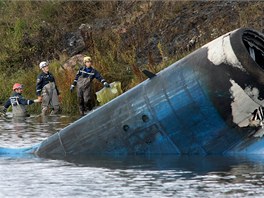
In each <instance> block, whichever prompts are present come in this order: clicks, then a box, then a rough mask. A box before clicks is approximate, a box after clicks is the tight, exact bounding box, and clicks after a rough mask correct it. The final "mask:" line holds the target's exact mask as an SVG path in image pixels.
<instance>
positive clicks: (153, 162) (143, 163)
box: [54, 155, 264, 174]
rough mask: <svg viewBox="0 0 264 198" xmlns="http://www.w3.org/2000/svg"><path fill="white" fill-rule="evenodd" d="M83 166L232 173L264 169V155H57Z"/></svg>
mask: <svg viewBox="0 0 264 198" xmlns="http://www.w3.org/2000/svg"><path fill="white" fill-rule="evenodd" d="M54 159H60V160H64V161H67V162H70V163H73V164H75V165H76V166H83V167H96V168H107V169H128V168H129V169H140V170H181V171H190V172H193V173H195V174H206V173H208V172H229V171H231V170H232V169H233V168H234V167H237V166H242V165H246V166H251V165H252V166H256V165H260V167H263V170H264V157H263V156H210V155H209V156H175V155H162V156H161V155H151V156H144V155H140V156H102V155H98V156H95V155H93V156H67V157H63V158H62V157H59V156H56V157H55V156H54Z"/></svg>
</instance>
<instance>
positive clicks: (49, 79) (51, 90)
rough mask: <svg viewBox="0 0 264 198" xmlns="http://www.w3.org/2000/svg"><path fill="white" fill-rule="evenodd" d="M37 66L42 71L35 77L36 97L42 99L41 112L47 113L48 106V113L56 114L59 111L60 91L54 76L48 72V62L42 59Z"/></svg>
mask: <svg viewBox="0 0 264 198" xmlns="http://www.w3.org/2000/svg"><path fill="white" fill-rule="evenodd" d="M39 68H40V69H41V70H42V73H41V74H39V75H38V78H37V85H36V94H37V96H38V99H39V100H40V101H42V104H41V114H42V115H47V114H48V112H49V107H51V109H52V111H51V113H50V115H54V114H58V113H59V112H60V105H59V95H60V93H59V90H58V88H57V85H56V82H55V78H54V76H53V75H52V74H51V73H50V72H49V63H48V62H46V61H42V62H41V63H40V64H39Z"/></svg>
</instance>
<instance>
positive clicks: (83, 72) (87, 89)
mask: <svg viewBox="0 0 264 198" xmlns="http://www.w3.org/2000/svg"><path fill="white" fill-rule="evenodd" d="M83 63H84V64H85V65H84V66H82V67H81V68H80V69H79V70H78V72H77V74H76V76H75V79H74V81H73V83H72V85H71V87H70V91H71V92H72V91H73V90H74V87H75V86H76V85H77V98H78V102H79V111H80V114H81V116H83V115H85V114H87V112H88V111H91V110H92V109H93V108H94V107H95V106H96V95H95V91H94V88H93V79H94V78H96V79H97V80H98V81H99V82H101V83H102V84H103V85H104V87H110V85H109V84H108V83H107V82H106V80H105V79H104V78H103V77H102V76H101V74H100V73H99V72H98V71H97V70H96V69H95V68H93V67H92V58H91V57H89V56H86V57H84V58H83Z"/></svg>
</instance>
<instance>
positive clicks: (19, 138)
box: [0, 116, 264, 174]
mask: <svg viewBox="0 0 264 198" xmlns="http://www.w3.org/2000/svg"><path fill="white" fill-rule="evenodd" d="M74 120H76V118H74V117H67V116H61V117H47V118H41V117H37V116H36V117H30V118H27V119H26V120H12V119H7V120H1V119H0V159H14V160H16V159H17V160H23V159H25V160H31V159H32V161H34V160H35V159H43V160H44V161H45V160H59V161H61V162H63V161H64V162H66V163H70V164H71V165H72V166H78V167H95V168H106V169H133V170H154V171H155V170H179V171H190V172H192V173H195V174H206V173H208V172H230V171H232V170H233V169H234V167H241V166H247V167H248V168H252V167H256V166H257V165H259V166H258V169H262V167H264V156H260V155H250V156H175V155H150V156H145V155H138V156H102V155H89V156H66V157H64V156H52V157H50V158H47V159H45V158H39V157H37V156H35V155H34V154H25V153H24V154H23V152H21V153H20V154H19V153H17V152H12V148H14V151H15V150H16V151H17V149H19V148H21V150H23V149H31V148H32V147H34V146H36V145H38V144H39V143H40V142H41V141H43V140H44V139H46V138H47V137H49V136H50V135H52V134H54V133H56V132H57V131H59V130H61V129H62V128H64V127H65V126H67V125H69V123H71V122H73V121H74ZM5 149H6V152H5ZM1 151H2V152H1ZM251 166H252V167H251ZM263 169H264V168H263Z"/></svg>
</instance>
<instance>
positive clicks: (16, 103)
mask: <svg viewBox="0 0 264 198" xmlns="http://www.w3.org/2000/svg"><path fill="white" fill-rule="evenodd" d="M22 92H23V85H21V84H19V83H15V84H14V85H13V94H12V96H11V97H10V98H9V99H8V100H7V101H6V103H5V105H4V107H3V108H2V111H1V112H2V113H4V114H5V113H6V111H7V109H8V108H9V107H10V106H12V113H13V117H29V116H30V115H29V114H28V112H27V109H26V105H31V104H33V103H36V102H40V100H39V99H35V100H28V99H25V98H24V97H23V96H22Z"/></svg>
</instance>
